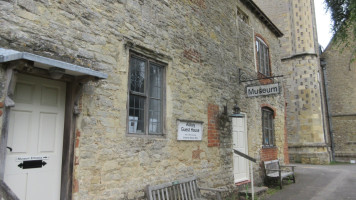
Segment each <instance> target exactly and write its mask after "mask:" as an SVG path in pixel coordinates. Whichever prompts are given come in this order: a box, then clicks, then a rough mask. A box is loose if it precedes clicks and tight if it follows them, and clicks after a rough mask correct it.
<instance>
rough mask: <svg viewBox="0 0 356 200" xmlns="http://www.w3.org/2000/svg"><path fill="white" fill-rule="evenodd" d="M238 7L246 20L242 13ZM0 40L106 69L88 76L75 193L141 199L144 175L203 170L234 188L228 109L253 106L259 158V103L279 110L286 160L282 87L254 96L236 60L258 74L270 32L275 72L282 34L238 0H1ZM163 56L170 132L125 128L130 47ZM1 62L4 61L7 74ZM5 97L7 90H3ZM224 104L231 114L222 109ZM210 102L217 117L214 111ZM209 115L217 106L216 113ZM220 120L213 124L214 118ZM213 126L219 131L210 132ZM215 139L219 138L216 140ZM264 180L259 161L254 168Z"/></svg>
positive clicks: (158, 179) (148, 180) (214, 183)
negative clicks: (194, 130)
mask: <svg viewBox="0 0 356 200" xmlns="http://www.w3.org/2000/svg"><path fill="white" fill-rule="evenodd" d="M237 7H239V9H241V10H242V11H243V12H244V13H245V14H246V15H248V16H249V19H248V23H246V22H244V21H242V20H241V19H239V18H238V17H237V16H236V8H237ZM0 20H1V23H2V27H6V28H3V29H1V30H0V46H1V47H2V48H9V49H15V50H19V51H26V52H31V53H34V54H38V55H42V56H46V57H51V58H55V59H59V60H62V61H66V62H70V63H74V64H78V65H81V66H84V67H88V68H91V69H94V70H98V71H102V72H105V73H107V74H108V75H109V77H108V79H105V80H100V81H95V82H89V83H87V84H85V85H84V90H83V95H82V96H81V105H82V113H81V114H80V115H79V117H78V120H77V129H76V138H75V161H74V177H73V185H74V186H73V199H83V200H84V199H98V198H100V199H144V195H145V194H144V189H145V187H146V185H147V184H158V183H162V182H171V181H172V180H175V179H179V178H183V177H189V176H193V175H195V176H197V177H198V178H199V184H200V185H201V186H205V187H227V188H230V189H231V188H233V186H234V180H233V165H232V136H231V120H230V119H229V118H228V117H227V115H228V114H231V108H232V106H233V104H234V103H235V101H236V102H237V103H238V105H239V106H240V107H241V108H242V111H243V112H244V113H246V114H247V124H248V150H249V154H250V156H252V157H255V158H257V160H258V161H259V162H260V161H261V155H260V152H261V148H262V127H261V126H262V122H261V105H263V104H269V105H271V107H273V108H274V109H275V110H276V117H275V138H276V147H275V152H276V155H277V157H278V158H280V159H281V160H282V161H284V153H285V143H284V142H285V115H284V114H285V110H284V106H285V104H284V98H283V95H282V94H283V91H284V87H283V84H280V86H281V91H282V92H281V94H278V95H272V96H264V97H254V98H247V97H246V93H245V87H246V86H247V85H251V84H254V83H243V84H239V79H238V76H239V74H238V69H239V68H241V69H243V70H244V71H246V72H248V73H249V75H250V76H251V77H252V78H256V77H257V73H256V66H255V53H254V35H255V33H258V34H260V35H263V36H264V38H265V39H266V40H267V41H268V44H269V48H270V54H271V55H270V56H271V58H270V59H271V63H272V72H275V73H277V72H279V71H281V70H282V64H281V61H280V56H279V55H280V46H279V41H278V38H277V37H276V36H275V35H274V34H273V33H272V32H271V31H270V30H269V29H268V28H267V27H266V26H265V25H264V24H262V23H261V21H260V20H258V18H256V16H255V15H254V14H253V13H252V12H250V10H249V9H248V8H246V7H245V6H244V5H243V4H241V3H240V2H236V1H232V0H229V1H224V2H222V1H213V0H199V1H198V0H180V1H170V2H168V1H166V0H155V1H144V0H132V1H126V0H124V1H123V0H119V1H107V0H97V1H85V2H83V1H66V0H64V1H48V0H41V1H32V0H30V1H28V0H26V1H25V0H17V1H11V0H10V1H1V2H0ZM130 51H134V52H137V53H141V54H143V55H145V56H147V57H151V58H154V59H156V60H159V61H161V62H163V63H166V65H167V67H166V74H165V79H166V86H165V87H166V91H165V93H166V94H165V96H166V99H165V101H166V104H165V133H164V135H163V136H162V137H138V136H131V135H128V134H127V133H126V132H127V115H128V113H127V100H128V87H127V86H128V66H129V53H130ZM3 73H4V71H3V69H1V74H3ZM1 99H3V97H1ZM225 106H227V109H228V113H224V112H223V111H224V108H225ZM211 107H213V108H214V109H213V114H214V117H215V119H216V121H214V122H211V121H210V120H209V117H211V116H209V113H210V110H209V108H211ZM211 114H212V113H211ZM178 119H184V120H194V121H202V122H203V130H204V132H203V139H202V141H199V142H186V141H177V120H178ZM211 124H214V127H212V126H211V127H209V125H211ZM212 130H213V131H214V134H215V135H214V136H213V137H216V138H209V134H211V133H212V132H209V131H212ZM209 144H213V145H209ZM254 170H255V173H256V175H255V176H256V182H257V183H261V182H262V176H260V173H261V170H260V165H256V166H255V167H254Z"/></svg>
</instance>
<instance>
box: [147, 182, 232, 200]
mask: <svg viewBox="0 0 356 200" xmlns="http://www.w3.org/2000/svg"><path fill="white" fill-rule="evenodd" d="M200 190H207V191H212V192H215V193H216V198H215V199H217V200H221V192H224V191H226V190H224V189H213V188H201V187H198V185H197V179H196V177H191V178H186V179H182V180H178V181H173V182H170V183H164V184H160V185H148V186H147V191H146V195H147V199H148V200H204V199H205V198H203V197H202V195H201V193H200Z"/></svg>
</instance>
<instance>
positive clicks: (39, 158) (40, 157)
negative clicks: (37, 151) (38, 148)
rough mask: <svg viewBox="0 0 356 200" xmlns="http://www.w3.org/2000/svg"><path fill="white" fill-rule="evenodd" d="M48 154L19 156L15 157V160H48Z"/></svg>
mask: <svg viewBox="0 0 356 200" xmlns="http://www.w3.org/2000/svg"><path fill="white" fill-rule="evenodd" d="M48 159H49V156H21V157H17V158H16V161H17V162H22V161H27V160H48Z"/></svg>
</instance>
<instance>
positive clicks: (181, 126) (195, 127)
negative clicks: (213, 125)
mask: <svg viewBox="0 0 356 200" xmlns="http://www.w3.org/2000/svg"><path fill="white" fill-rule="evenodd" d="M202 135H203V123H202V122H191V121H178V137H177V139H178V140H188V141H201V140H202Z"/></svg>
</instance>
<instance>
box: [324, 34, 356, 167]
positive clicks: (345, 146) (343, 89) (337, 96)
mask: <svg viewBox="0 0 356 200" xmlns="http://www.w3.org/2000/svg"><path fill="white" fill-rule="evenodd" d="M355 45H356V43H355V40H354V38H350V39H349V40H348V45H347V46H345V44H341V45H340V44H338V43H335V42H334V40H332V41H331V42H330V43H329V45H328V47H327V48H326V49H325V51H324V52H323V53H322V55H321V60H322V62H321V63H322V67H323V71H324V82H325V91H326V92H325V96H326V99H327V101H326V102H327V107H328V113H327V114H328V115H327V116H328V119H329V123H328V124H329V126H330V132H331V137H332V141H333V149H334V152H333V153H334V155H333V156H334V158H335V160H336V161H342V162H350V161H351V160H356V153H355V152H356V114H355V113H356V102H355V92H356V88H355V84H356V82H355V80H356V74H355V70H356V62H355V61H354V59H355Z"/></svg>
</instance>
